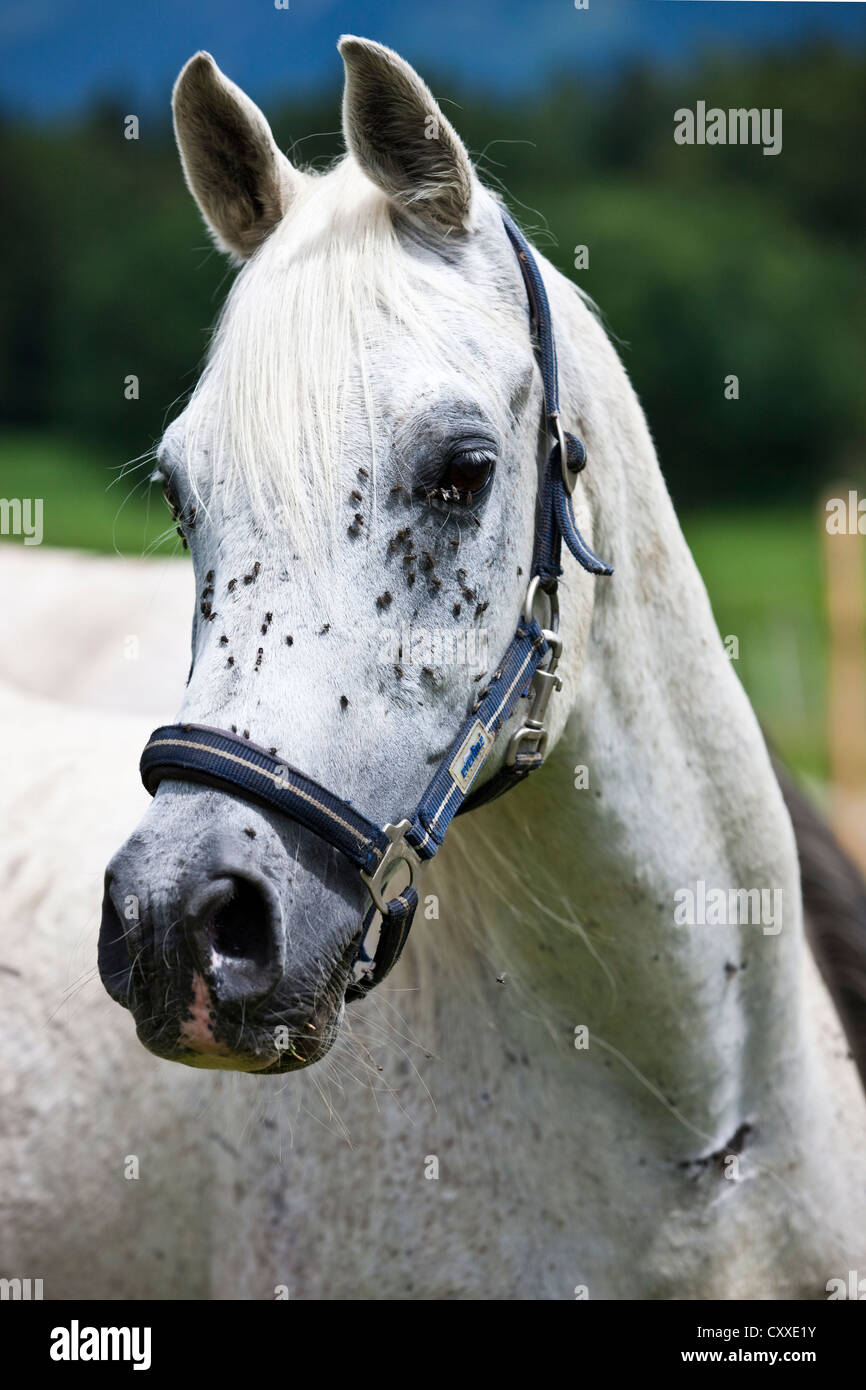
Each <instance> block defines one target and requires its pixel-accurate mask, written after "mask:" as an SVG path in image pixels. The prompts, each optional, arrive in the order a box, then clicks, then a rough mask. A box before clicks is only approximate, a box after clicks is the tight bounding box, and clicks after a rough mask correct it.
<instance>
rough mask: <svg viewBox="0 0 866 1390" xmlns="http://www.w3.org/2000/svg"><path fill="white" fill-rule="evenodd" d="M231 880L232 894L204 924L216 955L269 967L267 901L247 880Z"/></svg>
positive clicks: (270, 940) (269, 947)
mask: <svg viewBox="0 0 866 1390" xmlns="http://www.w3.org/2000/svg"><path fill="white" fill-rule="evenodd" d="M230 882H231V883H232V889H231V897H229V898H228V899H227V900H226V901H225V902H223V903H221V904H220V906H219V907H218V908H217V909H216V911H215V912H214V913H213V915H212V916H211V917H210V918H209V920H208V921H207V922H206V923H205V931H206V933H207V935H208V937H209V939H210V942H211V945H212V947H213V951H214V954H215V955H216V956H224V957H228V958H230V959H234V960H246V961H249V962H250V963H251V964H252V965H257V966H267V965H269V964H270V961H271V957H272V954H273V952H272V932H271V930H270V911H269V908H268V904H267V902H266V901H265V900H264V897H263V895H262V894H261V893H260V892H259V890H258V888H257V887H256V886H255V884H253V883H250V882H248V880H247V879H243V878H242V879H233V880H230Z"/></svg>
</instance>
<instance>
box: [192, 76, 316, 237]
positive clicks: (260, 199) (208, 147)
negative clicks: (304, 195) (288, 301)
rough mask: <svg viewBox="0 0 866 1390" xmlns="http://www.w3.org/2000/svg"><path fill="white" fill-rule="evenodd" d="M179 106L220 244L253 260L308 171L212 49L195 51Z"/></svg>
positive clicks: (197, 193)
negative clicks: (298, 166) (280, 144)
mask: <svg viewBox="0 0 866 1390" xmlns="http://www.w3.org/2000/svg"><path fill="white" fill-rule="evenodd" d="M172 107H173V110H174V131H175V137H176V139H177V147H178V149H179V151H180V158H181V163H182V165H183V172H184V176H185V178H186V182H187V185H188V187H189V190H190V192H191V193H192V196H193V197H194V198H195V200H196V202H197V203H198V206H199V208H200V210H201V213H202V216H203V217H204V219H205V221H206V222H207V224H208V226H209V228H210V230H211V232H212V233H213V236H214V239H215V240H216V242H217V245H218V246H219V247H220V248H221V249H222V250H223V251H228V252H229V253H230V254H232V255H234V256H236V257H238V258H239V259H240V260H246V259H247V257H248V256H251V255H252V254H253V252H254V251H255V250H256V248H257V247H258V246H260V245H261V243H262V242H263V241H264V239H265V237H266V236H267V235H268V233H269V232H271V231H273V229H274V227H275V226H276V225H277V223H278V222H279V221H280V220H281V219H282V218H283V217H284V215H285V213H286V210H287V208H288V206H289V203H290V202H291V199H292V193H293V191H294V189H295V188H296V187H297V184H298V182H299V181H300V178H301V175H299V174H298V173H297V171H296V170H295V169H294V168H293V167H292V165H291V163H290V162H289V160H288V159H287V158H286V156H285V155H284V154H283V153H282V152H281V151H280V150H279V149H278V148H277V145H276V143H275V141H274V137H273V135H272V134H271V128H270V126H269V125H268V123H267V121H266V120H265V118H264V116H263V115H262V113H261V111H260V110H259V108H258V107H257V106H256V105H255V103H254V102H252V101H250V99H249V97H248V96H246V94H245V93H244V92H242V91H241V89H240V88H239V87H236V86H235V84H234V82H230V81H229V79H228V78H227V77H226V76H224V74H223V73H221V72H220V70H219V68H218V67H217V65H216V63H215V62H214V60H213V58H212V57H211V56H210V54H209V53H196V55H195V57H193V58H190V60H189V62H188V63H187V64H186V67H185V68H184V69H183V71H182V72H181V74H180V76H179V77H178V79H177V82H176V83H175V86H174V94H173V97H172Z"/></svg>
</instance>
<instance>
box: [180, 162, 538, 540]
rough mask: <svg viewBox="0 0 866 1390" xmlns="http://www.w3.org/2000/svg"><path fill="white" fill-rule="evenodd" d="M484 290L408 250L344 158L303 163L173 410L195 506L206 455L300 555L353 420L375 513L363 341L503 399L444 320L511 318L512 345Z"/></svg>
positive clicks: (482, 324) (327, 514) (484, 322)
mask: <svg viewBox="0 0 866 1390" xmlns="http://www.w3.org/2000/svg"><path fill="white" fill-rule="evenodd" d="M490 288H491V287H490V286H474V285H473V284H472V283H471V281H470V280H468V279H467V278H466V276H465V274H462V273H461V274H455V273H454V272H453V271H449V268H448V265H447V263H446V260H445V259H444V258H443V257H442V256H441V255H439V254H438V253H437V252H436V251H435V250H433V249H428V248H425V246H424V243H423V241H421V240H416V239H415V238H413V239H412V246H411V249H410V248H409V247H408V246H407V245H406V238H405V237H404V238H401V236H400V234H399V228H398V225H397V222H396V221H395V215H394V212H393V209H392V206H391V204H390V203H389V201H388V199H387V198H386V197H385V195H384V194H383V193H381V192H380V191H379V189H377V188H376V187H375V186H374V185H373V184H372V183H371V182H370V180H369V179H368V178H367V177H366V175H365V174H364V173H363V172H362V171H361V169H360V167H359V166H358V164H357V163H356V161H355V160H354V158H353V157H352V156H351V155H346V156H344V157H343V158H341V159H340V160H339V161H338V162H337V163H336V164H335V165H334V166H332V168H331V169H329V170H328V171H327V172H325V173H322V174H314V173H308V174H306V175H305V176H304V179H303V181H302V184H301V187H300V190H299V192H298V194H297V198H296V202H295V203H294V204H293V205H292V208H291V210H290V212H289V214H288V215H287V216H286V217H285V218H284V220H283V221H282V222H281V223H280V224H279V225H278V226H277V227H276V228H275V230H274V231H273V232H272V233H271V235H270V236H269V237H268V239H267V240H266V241H265V242H264V244H263V245H262V246H261V248H260V249H259V250H258V251H257V252H256V253H255V254H254V255H253V256H252V258H251V259H250V260H249V261H248V262H247V263H246V264H245V265H244V267H243V268H242V269H241V271H240V272H239V274H238V276H237V279H236V281H235V283H234V285H233V286H232V289H231V291H230V293H229V295H228V297H227V299H226V302H225V305H224V306H223V309H222V312H221V314H220V316H219V319H218V322H217V326H216V329H215V331H214V335H213V338H212V342H211V345H210V349H209V353H208V357H207V361H206V365H205V368H204V371H203V373H202V376H201V378H200V380H199V382H198V384H197V386H196V387H195V390H194V391H193V393H192V396H191V398H190V401H189V403H188V406H187V410H186V412H185V423H186V426H187V433H186V451H185V452H186V457H187V460H188V468H189V472H190V481H191V485H192V489H193V492H194V493H195V496H196V501H197V503H198V505H201V506H204V507H205V508H206V506H207V494H208V491H209V483H210V479H211V476H212V465H211V460H215V461H218V464H219V469H220V479H221V481H222V482H223V483H224V485H225V487H226V489H227V495H229V494H231V492H232V490H234V489H237V491H238V492H239V493H240V495H241V496H243V497H245V498H246V499H248V501H249V502H250V503H251V504H252V507H253V510H254V513H255V514H256V516H257V519H260V520H264V521H265V522H267V521H271V522H272V523H273V522H274V521H276V523H277V524H278V525H279V527H280V529H281V530H283V531H285V532H287V533H288V535H289V537H290V539H291V543H292V544H293V546H294V548H295V550H296V552H298V553H306V555H307V556H308V557H309V556H311V555H314V554H315V553H316V552H317V550H319V549H320V548H321V546H322V543H323V535H324V533H323V526H324V527H328V526H333V525H334V523H335V520H336V519H337V518H338V517H339V516H340V515H342V514H343V511H344V510H345V509H342V510H341V511H338V509H337V501H338V495H339V496H341V495H342V486H341V483H342V480H343V478H344V470H343V468H342V464H343V460H344V457H345V454H346V449H347V445H348V444H349V442H350V441H349V440H348V439H347V422H350V421H351V422H352V425H353V427H354V430H355V434H354V435H353V440H354V441H355V445H356V448H357V431H358V428H359V424H358V422H359V421H362V422H363V425H362V428H363V429H365V430H366V433H367V437H368V441H369V449H368V447H367V444H366V441H364V453H365V458H364V463H365V464H367V462H368V460H369V457H370V453H371V454H372V467H371V469H370V472H371V484H372V485H371V494H372V500H373V506H374V510H375V502H376V464H377V459H378V457H379V455H380V453H381V451H382V445H383V428H382V412H381V411H380V410H377V402H376V389H375V383H374V380H373V379H372V376H371V373H370V371H369V370H368V369H369V365H370V349H374V350H375V349H376V348H379V347H388V346H389V345H390V346H392V347H393V346H394V345H395V344H398V343H400V342H401V341H402V342H410V343H411V353H412V358H413V362H415V363H416V364H417V363H419V362H420V363H421V364H422V365H425V364H427V365H429V368H430V377H431V380H435V379H436V375H437V374H440V375H441V371H442V364H443V363H447V364H448V365H449V368H450V369H451V370H452V371H453V372H454V374H455V376H456V377H457V378H458V379H462V380H466V381H472V382H473V383H477V386H473V389H478V388H480V389H482V390H484V391H485V392H487V393H488V395H489V400H488V402H487V404H488V405H489V407H490V408H491V410H492V411H494V412H496V413H501V412H502V411H504V410H507V402H505V401H504V400H503V399H502V398H501V393H500V392H499V390H498V383H497V382H495V381H491V380H489V379H483V380H481V375H482V374H481V373H480V372H479V361H478V348H477V343H476V342H473V341H471V339H470V337H467V336H466V335H462V334H461V333H460V332H458V331H456V328H455V320H456V316H457V314H461V315H465V314H466V312H467V311H469V312H470V313H471V314H472V315H473V316H474V319H475V321H476V322H477V324H478V331H479V334H483V332H488V333H489V332H492V331H495V332H496V333H497V334H498V335H499V336H500V337H501V336H502V334H503V333H507V332H509V331H510V329H511V328H512V327H513V332H514V334H515V340H518V339H519V338H520V335H523V337H524V338H525V334H526V324H525V318H524V317H522V316H520V315H518V314H517V313H516V312H515V313H514V314H513V315H509V314H507V313H505V314H504V313H503V306H502V303H501V300H500V302H498V303H497V302H496V299H495V297H494V295H493V294H492V293H490V292H489V291H490ZM485 289H486V290H487V291H488V292H487V293H485V292H484V291H485ZM436 298H438V301H439V302H438V306H436V305H434V304H433V303H432V301H433V300H434V299H436ZM443 307H444V308H445V310H446V312H442V309H443ZM511 318H513V324H511V323H510V322H509V320H510V319H511ZM313 461H314V462H313Z"/></svg>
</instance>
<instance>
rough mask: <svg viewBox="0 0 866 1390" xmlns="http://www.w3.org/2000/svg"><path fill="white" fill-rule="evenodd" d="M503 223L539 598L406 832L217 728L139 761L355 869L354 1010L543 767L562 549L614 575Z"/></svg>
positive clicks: (517, 243)
mask: <svg viewBox="0 0 866 1390" xmlns="http://www.w3.org/2000/svg"><path fill="white" fill-rule="evenodd" d="M502 220H503V223H504V224H505V230H506V232H507V234H508V237H509V240H510V241H511V244H512V246H513V248H514V251H515V253H516V255H517V259H518V262H519V264H520V269H521V272H522V274H523V280H524V283H525V285H526V293H527V298H528V300H529V307H530V312H531V317H532V324H533V328H534V331H535V336H536V341H537V351H538V361H539V366H540V370H541V379H542V386H543V391H544V421H545V429H546V432H547V434H548V436H549V437H552V438H553V440H554V443H553V447H552V448H551V450H550V453H549V456H548V459H547V463H546V466H545V470H544V477H543V481H542V486H541V504H540V517H539V523H538V528H537V533H536V541H535V549H534V553H533V557H532V566H531V569H530V583H529V590H528V592H527V596H526V601H525V603H524V608H523V613H522V616H521V619H520V621H519V622H518V624H517V630H516V632H515V634H514V637H513V638H512V640H511V643H510V645H509V647H508V650H507V651H506V653H505V656H504V657H503V659H502V662H501V664H500V666H499V668H498V669H497V670H496V671H495V672H494V674H493V676H492V677H491V678H490V680H489V681H488V684H487V686H486V687H485V688H484V689H483V690H482V691H480V692H479V695H478V697H477V699H476V701H475V705H474V707H473V709H472V711H471V713H470V714H469V716H468V718H467V719H466V720H465V721H464V723H463V725H462V726H461V728H460V730H459V732H458V733H457V736H456V738H455V739H454V742H453V743H452V745H451V747H450V748H449V750H448V752H447V753H446V755H445V757H444V759H443V760H442V762H441V763H440V765H439V767H438V768H437V770H436V772H435V773H434V775H433V777H432V779H431V781H430V783H429V785H428V786H427V788H426V790H425V792H424V793H423V795H422V797H421V800H420V801H419V802H418V805H417V806H416V808H415V810H414V812H413V813H412V815H411V816H410V817H408V818H407V819H405V820H402V821H400V822H399V823H398V824H397V825H386V826H382V827H380V826H378V825H377V824H376V823H375V822H374V821H371V820H369V819H368V818H367V817H366V816H365V815H363V814H362V813H361V812H360V811H357V810H356V809H355V808H354V806H352V805H351V804H350V803H349V802H348V801H345V800H344V799H343V798H342V797H338V796H335V795H334V794H333V793H332V792H329V791H328V790H327V788H326V787H323V786H321V785H320V784H319V783H318V782H316V781H314V780H313V778H312V777H308V776H307V775H306V773H304V772H301V771H299V770H298V768H296V767H292V766H291V765H290V764H289V763H287V762H285V761H284V760H283V759H281V758H280V757H278V756H277V755H276V754H275V753H271V752H269V751H268V750H267V749H265V748H261V747H260V746H259V745H258V744H255V743H250V742H249V740H247V739H244V738H240V737H239V736H238V735H237V734H231V733H227V732H226V731H225V730H224V729H215V728H211V727H209V726H208V725H203V724H170V725H165V726H164V727H162V728H160V729H157V730H155V732H154V733H152V734H151V736H150V739H149V740H148V743H147V746H146V747H145V749H144V752H143V753H142V755H141V765H140V771H141V777H142V781H143V782H144V785H145V787H146V788H147V790H148V791H149V792H150V793H151V795H153V794H154V793H155V792H156V790H157V788H158V787H159V785H160V783H161V782H162V781H163V780H165V779H174V780H178V781H183V782H197V783H202V784H205V785H207V786H210V787H215V788H217V789H218V790H220V791H225V792H228V793H229V794H231V795H233V796H240V797H242V798H243V799H244V800H246V801H252V802H255V803H256V804H257V805H260V806H264V807H266V808H267V809H268V810H272V811H277V812H279V813H280V815H284V816H288V817H289V819H291V820H294V821H297V822H298V824H300V825H303V826H305V827H306V828H307V829H308V830H311V831H312V832H313V833H314V834H315V835H318V836H319V838H320V839H322V840H324V841H325V842H326V844H329V845H331V846H332V847H333V848H334V849H336V850H338V851H339V852H340V853H341V854H343V855H345V857H346V858H347V859H349V860H350V861H351V862H352V863H353V864H355V865H356V867H357V868H358V869H359V870H360V872H361V877H362V878H363V880H364V883H365V884H366V886H367V888H368V890H369V893H370V897H371V900H372V903H371V907H370V909H369V910H368V912H367V913H366V915H365V917H364V920H363V924H362V930H361V936H360V942H359V945H358V950H357V955H356V961H357V962H358V963H359V964H360V967H361V969H362V973H361V974H360V975H359V976H358V977H356V979H355V980H354V982H353V983H352V984H351V985H350V986H349V988H348V989H347V991H346V998H347V1000H351V999H357V998H361V997H362V996H363V995H364V994H366V993H367V992H368V991H369V990H370V989H372V987H373V986H374V985H376V984H379V983H380V982H381V981H382V980H383V979H384V978H385V976H386V975H387V974H388V972H389V970H391V968H392V967H393V966H394V965H395V963H396V962H397V960H398V959H399V957H400V952H401V951H402V949H403V946H404V945H405V943H406V939H407V937H408V935H409V931H410V928H411V926H412V920H413V917H414V915H415V909H416V908H417V906H418V893H417V890H416V888H415V886H414V883H413V882H412V879H413V878H414V874H415V872H416V871H417V869H418V868H419V867H420V865H421V863H422V861H425V860H428V859H432V858H433V856H434V855H435V854H436V852H437V850H438V849H439V847H440V846H441V844H442V842H443V840H444V838H445V833H446V831H447V829H448V826H449V825H450V824H451V821H452V820H453V818H454V816H456V815H459V814H460V813H461V812H463V811H466V810H471V809H473V808H474V807H475V806H479V805H482V804H483V803H484V802H486V801H490V800H492V799H493V798H494V797H496V796H499V795H501V793H502V792H504V791H507V790H508V788H509V787H512V786H514V785H515V784H516V783H517V782H519V781H522V780H523V778H524V777H526V776H527V775H528V774H529V773H530V772H532V771H533V770H534V769H535V768H537V767H540V766H541V764H542V762H543V761H544V752H545V747H546V741H547V733H546V729H545V725H544V716H545V711H546V708H547V703H548V700H549V699H550V696H551V694H552V693H553V691H555V690H557V689H559V687H560V684H561V682H560V680H559V677H558V676H557V675H556V674H555V670H556V664H557V661H558V659H559V652H560V650H561V646H562V643H561V641H560V639H559V637H558V635H557V626H558V603H557V599H556V588H557V581H558V579H559V577H560V575H561V574H562V566H561V563H560V557H561V551H562V542H563V540H564V541H565V543H566V545H567V546H568V549H569V550H570V551H571V553H572V555H573V556H574V558H575V559H576V560H577V561H578V563H579V564H581V565H582V566H583V568H584V569H586V570H588V571H589V572H590V573H591V574H599V575H602V574H605V575H607V574H612V573H613V571H612V569H611V567H610V566H609V565H607V564H605V562H604V561H603V560H600V559H599V557H598V556H597V555H596V554H594V552H593V551H592V550H591V549H590V547H589V546H588V545H587V544H586V542H585V541H584V539H583V537H582V536H581V534H580V531H579V530H578V528H577V524H576V522H575V518H574V510H573V506H572V500H571V496H572V493H573V491H574V486H575V482H576V480H577V475H578V473H579V472H580V471H581V469H582V468H583V467H584V466H585V463H586V451H585V449H584V447H583V445H582V444H581V442H580V441H579V440H578V439H576V438H575V436H574V435H572V434H567V433H566V432H565V431H564V430H563V428H562V424H561V422H560V418H559V394H558V393H559V384H558V376H557V366H556V344H555V341H554V336H553V325H552V322H551V316H550V305H549V302H548V299H547V291H546V290H545V287H544V281H543V280H542V278H541V272H540V271H539V269H538V265H537V263H536V260H535V257H534V255H533V252H532V249H531V247H530V245H529V243H528V241H527V240H526V238H525V237H524V235H523V233H522V232H521V231H520V229H519V227H518V226H517V225H516V223H515V222H513V221H512V219H511V217H510V216H509V215H508V213H506V212H504V211H503V213H502ZM538 588H542V589H543V590H544V592H545V593H546V594H547V595H548V598H549V602H550V609H551V619H550V623H551V626H550V628H542V627H541V626H540V625H539V623H538V621H537V620H536V618H535V617H534V616H533V612H532V609H533V600H534V597H535V594H536V593H537V590H538ZM528 698H531V699H532V705H531V706H530V709H529V712H528V714H527V716H526V720H525V722H524V724H523V725H522V726H521V727H520V728H519V729H518V730H517V732H516V733H515V734H514V735H513V737H512V738H511V740H510V742H509V745H508V750H507V753H506V757H505V765H504V766H503V767H502V768H501V769H500V771H498V772H497V773H496V774H495V775H494V776H493V777H492V778H491V779H490V780H489V781H488V782H487V783H485V784H484V785H483V786H482V787H481V788H480V789H478V790H476V791H472V787H473V784H474V783H475V781H476V779H477V777H478V776H479V774H480V772H481V770H482V768H483V767H484V765H485V763H486V761H487V759H488V758H489V756H490V753H491V750H492V749H493V746H494V744H495V742H496V739H497V737H498V735H499V733H500V732H501V730H502V729H503V727H504V726H505V725H506V724H507V722H508V720H509V719H510V718H511V715H512V714H513V713H514V711H515V709H516V708H517V705H518V703H519V701H520V700H522V699H528ZM401 863H402V864H404V865H405V866H406V867H407V868H408V871H409V875H410V882H409V886H408V887H407V888H405V889H404V890H403V891H402V893H399V894H397V896H396V897H394V898H391V899H388V898H387V897H386V896H385V894H386V890H387V884H388V879H389V877H390V875H391V874H392V873H393V870H394V869H395V867H397V866H398V865H400V864H401ZM377 912H378V913H379V914H380V915H381V919H382V920H381V926H380V931H379V940H378V942H377V945H376V950H375V953H374V955H373V956H372V957H370V956H369V955H368V954H367V950H366V939H367V934H368V932H369V930H370V928H371V926H372V924H373V921H374V919H375V916H376V913H377Z"/></svg>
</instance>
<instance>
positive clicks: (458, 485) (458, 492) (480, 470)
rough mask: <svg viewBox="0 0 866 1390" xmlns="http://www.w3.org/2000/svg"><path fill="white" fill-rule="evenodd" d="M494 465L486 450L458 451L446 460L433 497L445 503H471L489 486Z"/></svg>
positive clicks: (492, 458)
mask: <svg viewBox="0 0 866 1390" xmlns="http://www.w3.org/2000/svg"><path fill="white" fill-rule="evenodd" d="M495 463H496V459H495V458H494V456H493V455H492V454H491V453H490V452H489V450H487V449H460V450H459V451H458V452H457V453H455V454H452V455H451V457H450V459H449V460H448V464H447V466H446V468H445V471H444V473H443V474H442V476H441V477H440V479H439V482H438V484H437V486H436V488H435V489H434V495H436V496H439V497H441V498H442V500H443V501H445V502H462V503H464V504H466V503H468V502H471V501H472V500H473V499H474V498H477V497H478V495H479V494H480V493H482V492H484V491H485V490H486V488H487V487H488V486H489V484H490V481H491V479H492V477H493V469H494V466H495Z"/></svg>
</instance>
